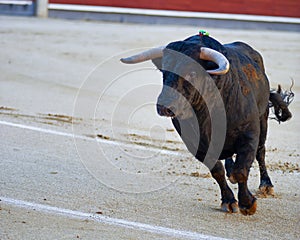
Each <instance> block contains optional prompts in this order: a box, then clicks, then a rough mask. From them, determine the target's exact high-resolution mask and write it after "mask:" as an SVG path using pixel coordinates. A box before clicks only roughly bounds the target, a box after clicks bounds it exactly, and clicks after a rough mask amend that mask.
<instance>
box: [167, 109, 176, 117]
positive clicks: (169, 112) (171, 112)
mask: <svg viewBox="0 0 300 240" xmlns="http://www.w3.org/2000/svg"><path fill="white" fill-rule="evenodd" d="M166 113H167V114H166V116H168V117H174V116H175V114H174V112H173V111H172V110H171V109H170V108H166Z"/></svg>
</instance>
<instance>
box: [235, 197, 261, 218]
mask: <svg viewBox="0 0 300 240" xmlns="http://www.w3.org/2000/svg"><path fill="white" fill-rule="evenodd" d="M239 207H240V212H241V213H242V214H243V215H245V216H247V215H253V214H254V213H255V212H256V208H257V201H256V199H254V200H253V203H252V206H251V207H250V208H247V207H242V206H239Z"/></svg>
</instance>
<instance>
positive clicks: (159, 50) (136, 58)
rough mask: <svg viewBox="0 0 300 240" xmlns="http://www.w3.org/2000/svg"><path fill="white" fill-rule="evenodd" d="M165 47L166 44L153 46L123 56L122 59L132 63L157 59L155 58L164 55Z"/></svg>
mask: <svg viewBox="0 0 300 240" xmlns="http://www.w3.org/2000/svg"><path fill="white" fill-rule="evenodd" d="M164 48H165V46H161V47H156V48H151V49H149V50H147V51H145V52H141V53H138V54H136V55H133V56H131V57H127V58H121V59H120V60H121V62H123V63H128V64H132V63H140V62H145V61H148V60H151V59H155V58H161V57H162V56H163V50H164Z"/></svg>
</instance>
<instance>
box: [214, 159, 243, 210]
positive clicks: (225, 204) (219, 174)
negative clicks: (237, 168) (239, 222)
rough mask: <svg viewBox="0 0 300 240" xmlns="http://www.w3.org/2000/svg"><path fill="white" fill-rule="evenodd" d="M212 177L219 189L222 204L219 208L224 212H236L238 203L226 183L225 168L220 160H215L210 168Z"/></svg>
mask: <svg viewBox="0 0 300 240" xmlns="http://www.w3.org/2000/svg"><path fill="white" fill-rule="evenodd" d="M210 172H211V174H212V176H213V178H214V179H215V180H216V181H217V183H218V184H219V186H220V189H221V195H222V204H221V209H222V211H224V212H233V213H236V212H238V203H237V200H236V199H235V198H234V195H233V192H232V191H231V189H230V188H229V186H228V185H227V182H226V179H225V170H224V167H223V164H222V163H221V161H219V160H218V161H217V163H216V165H215V166H214V167H213V169H211V171H210Z"/></svg>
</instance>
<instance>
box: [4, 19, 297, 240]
mask: <svg viewBox="0 0 300 240" xmlns="http://www.w3.org/2000/svg"><path fill="white" fill-rule="evenodd" d="M0 22H1V24H0V34H1V35H0V36H1V38H0V46H1V55H0V70H1V71H0V72H1V78H0V136H1V142H0V156H1V161H0V239H1V240H4V239H5V240H6V239H14V240H15V239H126V240H129V239H130V240H132V239H212V238H213V237H216V238H215V239H220V238H227V239H300V188H299V185H300V173H299V172H300V170H299V159H300V141H299V130H300V116H299V112H300V101H299V97H298V96H300V85H299V83H298V81H299V79H298V78H299V76H300V68H299V65H300V34H299V33H293V32H275V31H246V30H225V29H207V30H208V31H209V32H210V34H211V35H212V36H213V37H215V38H217V39H218V40H219V41H221V42H223V43H226V42H231V41H236V40H240V41H245V42H247V43H249V44H250V45H252V46H253V47H254V48H255V49H257V50H258V51H260V52H261V53H262V55H263V57H264V61H265V66H266V71H267V74H268V76H269V79H270V82H271V86H272V87H276V86H277V84H278V83H281V84H282V86H283V88H285V89H288V88H289V86H290V82H291V78H294V80H295V85H294V88H293V91H294V92H295V94H296V97H295V100H294V102H293V103H292V105H291V106H290V109H291V111H292V113H293V118H292V119H291V120H290V121H289V122H287V123H283V124H280V125H279V124H278V123H276V122H275V121H271V120H270V121H269V126H270V127H269V135H268V142H267V149H268V151H267V164H268V168H269V173H270V176H271V178H272V180H273V183H274V185H275V196H274V197H267V198H266V197H263V196H258V197H259V199H258V209H257V213H256V214H255V215H253V216H243V215H242V214H240V213H238V214H225V213H223V212H221V211H220V210H219V206H220V194H219V188H218V186H217V184H216V183H215V181H214V180H213V179H212V178H211V177H210V175H209V173H208V170H207V169H206V167H205V166H203V165H202V164H201V163H199V162H197V161H196V160H195V159H194V158H193V157H191V155H190V154H189V153H188V152H187V151H186V149H185V147H184V145H183V144H182V143H181V140H180V139H179V137H178V136H177V134H176V133H175V132H174V131H173V128H172V125H171V123H170V121H169V120H168V119H166V118H160V117H158V116H157V114H156V111H155V105H154V103H155V101H156V98H157V96H158V94H159V92H160V88H161V76H160V73H159V72H158V71H157V70H155V69H154V67H153V66H152V65H151V63H143V64H139V65H135V66H128V65H123V64H121V63H120V62H119V60H118V59H119V58H120V57H123V56H127V55H129V54H131V53H133V52H134V49H136V48H145V47H152V46H160V45H164V44H166V43H168V42H170V41H175V40H181V39H184V38H186V37H187V36H190V35H194V34H196V33H197V31H198V29H197V28H194V27H184V26H158V25H154V26H151V25H135V24H121V23H120V24H118V23H103V22H89V21H66V20H58V19H37V18H22V17H4V16H0ZM199 28H202V29H203V28H205V26H199ZM128 50H131V51H130V52H126V51H128ZM125 52H126V53H125ZM258 185H259V173H258V165H257V163H256V162H255V163H254V164H253V167H252V169H251V174H250V179H249V187H250V190H251V191H252V192H253V193H256V191H257V188H258ZM231 186H232V189H233V190H234V192H235V193H237V187H236V186H235V185H231ZM24 201H25V202H24ZM51 207H55V208H51ZM71 210H72V211H76V212H72V211H71ZM89 215H90V216H89ZM120 219H121V220H124V221H125V222H120ZM141 223H143V224H146V225H141Z"/></svg>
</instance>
